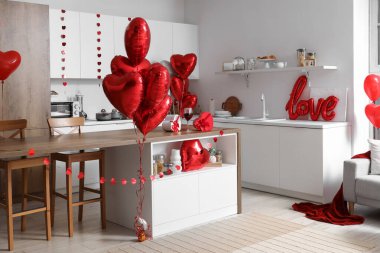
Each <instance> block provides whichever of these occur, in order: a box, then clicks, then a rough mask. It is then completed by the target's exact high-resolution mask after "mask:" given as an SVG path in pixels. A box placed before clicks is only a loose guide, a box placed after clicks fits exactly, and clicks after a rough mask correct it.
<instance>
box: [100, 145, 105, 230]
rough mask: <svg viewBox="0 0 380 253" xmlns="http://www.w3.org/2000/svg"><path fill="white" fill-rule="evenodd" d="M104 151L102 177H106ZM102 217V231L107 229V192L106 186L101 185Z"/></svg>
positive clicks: (101, 165)
mask: <svg viewBox="0 0 380 253" xmlns="http://www.w3.org/2000/svg"><path fill="white" fill-rule="evenodd" d="M104 167H105V165H104V151H103V153H102V156H101V158H100V159H99V175H100V177H104V176H105V173H104V172H105V171H104ZM100 197H101V200H100V215H101V222H102V229H106V190H105V184H100Z"/></svg>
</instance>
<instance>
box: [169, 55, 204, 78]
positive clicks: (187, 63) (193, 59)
mask: <svg viewBox="0 0 380 253" xmlns="http://www.w3.org/2000/svg"><path fill="white" fill-rule="evenodd" d="M170 64H171V65H172V68H173V69H174V71H175V72H176V73H177V74H178V75H179V76H180V77H181V78H182V79H187V78H188V77H189V76H190V75H191V73H192V72H193V71H194V68H195V66H196V65H197V56H196V55H195V54H187V55H180V54H175V55H172V57H170Z"/></svg>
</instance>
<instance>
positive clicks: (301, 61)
mask: <svg viewBox="0 0 380 253" xmlns="http://www.w3.org/2000/svg"><path fill="white" fill-rule="evenodd" d="M305 60H306V48H300V49H297V64H298V67H305Z"/></svg>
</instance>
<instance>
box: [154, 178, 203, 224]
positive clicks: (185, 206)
mask: <svg viewBox="0 0 380 253" xmlns="http://www.w3.org/2000/svg"><path fill="white" fill-rule="evenodd" d="M198 195H199V180H198V175H188V176H186V177H179V178H175V177H173V178H168V179H167V180H162V181H157V182H154V191H153V198H152V200H153V207H154V213H153V222H154V225H159V224H163V223H167V222H173V221H176V220H179V219H184V218H186V217H189V216H194V215H196V214H198V213H199V196H198ZM174 203H175V204H174Z"/></svg>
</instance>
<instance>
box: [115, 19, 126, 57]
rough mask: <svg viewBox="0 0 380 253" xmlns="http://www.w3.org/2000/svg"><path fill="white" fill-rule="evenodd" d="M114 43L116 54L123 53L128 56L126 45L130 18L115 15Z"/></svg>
mask: <svg viewBox="0 0 380 253" xmlns="http://www.w3.org/2000/svg"><path fill="white" fill-rule="evenodd" d="M113 22H114V29H113V30H114V33H115V34H114V45H115V55H122V56H125V57H127V52H126V51H125V46H124V34H125V29H127V26H128V25H129V22H130V21H129V20H128V18H126V17H114V21H113Z"/></svg>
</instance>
